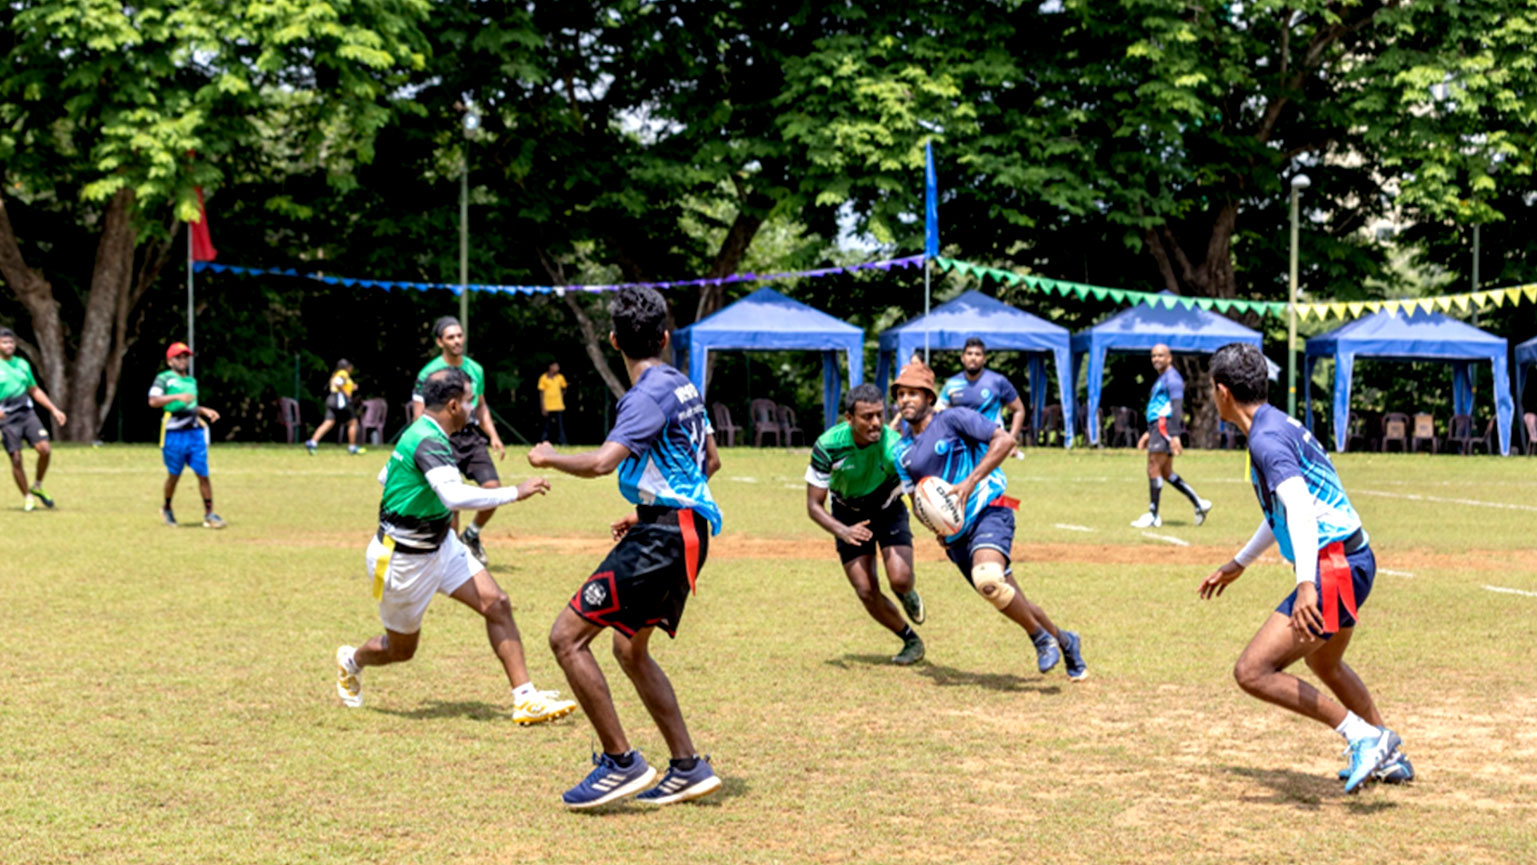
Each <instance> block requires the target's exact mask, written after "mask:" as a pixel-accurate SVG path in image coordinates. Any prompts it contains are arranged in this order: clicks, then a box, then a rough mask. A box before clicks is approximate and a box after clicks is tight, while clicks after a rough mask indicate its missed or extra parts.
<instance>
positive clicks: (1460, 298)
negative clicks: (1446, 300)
mask: <svg viewBox="0 0 1537 865" xmlns="http://www.w3.org/2000/svg"><path fill="white" fill-rule="evenodd" d="M1451 301H1452V303H1454V304H1456V305H1457V308H1458V309H1460V310H1462V311H1463V312H1467V311H1468V296H1467V295H1466V294H1454V295H1452V297H1451Z"/></svg>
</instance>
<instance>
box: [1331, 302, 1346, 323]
mask: <svg viewBox="0 0 1537 865" xmlns="http://www.w3.org/2000/svg"><path fill="white" fill-rule="evenodd" d="M1349 311H1350V307H1349V305H1348V304H1344V303H1331V304H1329V312H1330V313H1331V314H1333V315H1335V316H1336V317H1338V318H1339V320H1340V321H1344V320H1345V318H1346V315H1347V313H1349Z"/></svg>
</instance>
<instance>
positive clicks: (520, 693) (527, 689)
mask: <svg viewBox="0 0 1537 865" xmlns="http://www.w3.org/2000/svg"><path fill="white" fill-rule="evenodd" d="M535 693H537V689H535V688H534V683H533V682H525V683H523V684H521V685H519V686H517V687H516V688H513V689H512V700H513V702H515V703H521V702H523V701H524V700H527V699H528V698H529V697H532V696H533V695H534V694H535Z"/></svg>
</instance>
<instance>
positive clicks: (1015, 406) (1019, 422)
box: [1008, 396, 1025, 442]
mask: <svg viewBox="0 0 1537 865" xmlns="http://www.w3.org/2000/svg"><path fill="white" fill-rule="evenodd" d="M1008 409H1009V438H1011V439H1013V440H1014V441H1016V442H1017V441H1019V434H1020V433H1021V432H1024V429H1025V401H1024V400H1022V399H1020V398H1019V397H1017V396H1016V397H1014V401H1013V402H1011V403H1009V405H1008Z"/></svg>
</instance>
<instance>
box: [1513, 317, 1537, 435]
mask: <svg viewBox="0 0 1537 865" xmlns="http://www.w3.org/2000/svg"><path fill="white" fill-rule="evenodd" d="M1529 366H1537V336H1534V337H1532V338H1531V339H1529V340H1527V341H1526V342H1523V343H1521V344H1520V345H1518V346H1516V394H1515V398H1516V401H1517V402H1520V401H1521V400H1522V398H1523V397H1524V396H1525V395H1526V368H1527V367H1529ZM1521 434H1522V435H1523V436H1524V435H1526V425H1525V424H1522V425H1521ZM1527 444H1531V442H1527Z"/></svg>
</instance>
